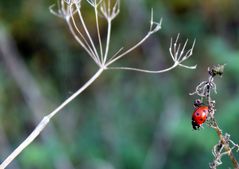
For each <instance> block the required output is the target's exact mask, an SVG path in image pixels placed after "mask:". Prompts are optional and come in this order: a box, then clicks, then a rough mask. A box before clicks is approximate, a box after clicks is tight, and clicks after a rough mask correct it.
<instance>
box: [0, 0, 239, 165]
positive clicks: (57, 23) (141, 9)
mask: <svg viewBox="0 0 239 169" xmlns="http://www.w3.org/2000/svg"><path fill="white" fill-rule="evenodd" d="M52 3H55V1H34V0H25V1H23V0H11V1H6V0H0V26H1V27H5V29H7V30H8V31H9V32H10V34H11V35H12V36H13V38H14V40H15V43H16V44H17V47H18V50H19V53H20V54H21V56H22V58H21V59H22V60H23V61H24V63H25V64H26V66H27V69H28V70H29V72H30V73H31V74H32V76H33V77H34V78H35V80H36V82H37V83H38V85H39V87H40V90H41V92H42V94H43V95H44V96H45V98H47V100H50V105H49V107H46V110H49V111H51V110H52V109H53V108H54V107H56V106H57V105H58V104H59V103H60V102H62V101H63V100H64V99H65V98H67V97H68V96H70V94H71V93H73V92H74V91H75V90H77V89H78V88H79V87H80V86H81V85H82V84H84V82H85V81H86V80H87V79H89V78H90V76H91V75H92V74H93V73H94V71H95V70H96V67H95V65H94V63H93V62H89V60H88V59H89V58H88V56H87V55H86V53H85V52H84V51H83V50H82V48H81V47H80V46H79V45H78V44H77V43H76V42H75V40H74V39H73V38H72V36H71V34H70V32H69V30H68V29H67V26H66V24H65V23H64V21H63V20H61V19H59V18H57V17H55V16H53V15H52V14H50V12H49V10H48V7H49V5H51V4H52ZM127 4H128V2H127V1H123V2H122V6H121V8H122V10H121V13H120V15H119V17H118V18H117V19H116V21H115V23H114V25H113V28H114V30H113V32H112V33H113V40H112V44H111V46H112V51H111V52H114V51H115V50H117V49H118V48H120V47H121V46H122V45H124V46H128V45H129V46H130V45H132V44H134V42H136V41H137V40H138V39H140V37H141V36H143V31H145V32H146V31H147V28H148V25H147V24H148V20H149V17H150V9H151V7H153V8H154V15H155V18H156V19H158V20H159V19H160V18H161V17H163V25H162V26H163V28H162V30H161V31H159V33H158V34H157V35H155V36H154V37H153V38H151V39H149V40H148V41H147V42H146V44H144V45H143V46H142V47H141V48H138V49H137V50H136V51H135V52H133V53H132V54H130V55H129V56H127V57H125V59H124V60H122V61H120V63H119V64H121V65H125V64H127V65H136V66H138V67H144V68H151V67H152V68H154V69H157V68H165V67H167V66H168V65H170V64H171V60H170V59H171V58H170V57H169V53H168V47H169V43H170V38H171V37H172V36H173V37H175V35H176V34H177V33H178V32H180V33H181V37H182V40H184V39H186V38H189V39H190V42H192V41H193V39H194V38H196V39H197V43H196V46H195V50H194V56H193V57H192V58H191V59H190V61H188V64H191V65H193V64H197V65H198V67H197V69H196V70H192V71H190V70H186V69H183V68H177V69H175V70H173V71H171V72H167V73H165V74H160V75H149V74H142V73H136V72H127V71H111V72H106V73H105V74H103V76H101V77H100V78H99V79H98V80H97V81H96V82H95V83H94V84H93V85H92V86H91V87H90V88H88V89H87V91H85V92H84V93H83V94H82V95H81V96H80V97H78V98H77V99H76V100H75V101H74V102H73V103H71V104H70V105H69V106H67V108H66V109H64V111H63V112H61V113H60V114H59V115H58V116H57V117H56V118H55V119H54V120H53V122H52V123H53V124H54V128H55V129H56V132H57V135H58V136H59V137H58V139H56V138H55V137H51V136H49V140H50V143H44V141H43V140H42V139H38V140H37V141H35V142H34V143H33V144H32V145H31V146H30V147H29V148H27V149H26V150H25V151H24V152H23V153H22V155H20V156H19V157H18V158H17V159H16V162H17V163H18V164H19V166H20V168H29V169H30V168H45V169H48V168H49V169H50V168H56V166H55V164H54V159H53V158H54V157H55V156H57V155H59V154H65V155H66V156H67V157H68V158H69V159H70V162H71V163H72V164H73V166H75V168H87V166H88V168H89V164H92V166H91V167H92V168H97V167H96V166H97V165H96V166H94V165H93V164H94V163H95V162H96V163H97V160H98V161H101V162H103V163H102V166H104V165H106V164H108V165H110V166H114V167H115V168H122V169H138V168H145V169H147V168H149V169H153V168H157V169H159V168H165V169H173V168H177V169H180V168H183V169H186V168H194V169H197V168H198V169H201V168H208V163H209V162H210V161H212V159H213V157H212V154H211V149H212V147H213V145H215V144H216V143H217V140H218V139H217V136H216V134H215V133H214V131H213V130H211V129H209V128H208V127H206V126H204V129H203V130H201V131H199V132H197V131H192V128H191V113H192V111H193V106H192V103H193V100H194V99H195V98H194V97H192V96H189V95H188V93H189V92H192V91H193V90H194V87H195V86H196V85H197V84H198V82H200V81H202V80H205V79H206V78H207V67H208V66H211V65H212V64H218V63H219V64H224V63H225V64H226V67H225V75H224V76H223V78H219V79H216V82H217V83H218V94H217V95H214V98H215V100H216V101H217V104H216V106H217V111H218V112H217V114H216V117H217V119H218V121H219V124H220V125H221V126H222V128H223V129H224V131H225V132H229V133H230V134H231V136H232V139H233V140H234V141H235V142H237V143H238V142H239V135H238V131H237V128H238V124H239V108H238V99H239V95H238V83H239V78H238V77H239V76H238V73H239V67H238V63H239V49H238V47H239V18H238V16H239V12H238V9H237V8H238V6H239V2H238V1H237V0H229V1H228V0H227V1H226V0H222V1H213V0H209V1H189V0H179V1H176V0H172V1H166V0H160V1H153V0H144V1H143V0H142V1H136V0H130V4H134V5H130V6H129V5H127ZM87 9H88V8H87ZM84 12H85V17H86V19H88V20H90V21H91V20H92V18H93V16H92V12H90V11H88V10H85V11H84ZM134 18H137V19H134ZM90 29H92V30H93V29H94V28H93V27H90ZM103 29H104V30H105V29H106V28H105V26H104V27H103ZM104 30H102V31H104ZM104 36H105V35H104ZM155 43H156V44H157V45H154V44H155ZM151 54H152V55H151ZM172 100H173V102H172ZM0 102H1V106H0V120H1V122H0V124H1V125H0V127H1V128H2V129H3V131H4V134H5V135H6V137H7V140H8V145H9V146H10V149H14V147H16V146H17V145H18V144H19V143H20V142H21V141H22V140H23V139H24V138H25V137H26V135H27V134H28V133H30V132H31V131H32V129H33V128H34V126H35V124H34V123H33V121H34V120H33V115H32V112H31V111H30V109H29V108H28V107H27V105H26V101H25V100H24V98H23V96H22V93H21V92H20V90H19V87H18V86H17V84H15V81H14V79H13V78H12V77H11V75H10V73H9V71H8V69H7V67H6V65H5V64H4V62H3V61H2V60H1V62H0ZM43 113H44V114H47V112H43ZM46 130H48V129H46ZM44 132H45V131H44ZM46 132H47V131H46ZM157 136H158V137H157ZM153 142H156V143H155V144H153ZM152 145H154V146H153V153H152V152H151V153H152V154H150V153H149V151H150V147H152ZM2 146H3V145H1V146H0V147H2ZM0 152H2V151H1V150H0ZM6 155H7V153H4V154H0V159H1V160H3V159H4V157H6ZM147 157H150V158H148V159H149V160H148V161H147V160H146V159H147ZM237 157H238V156H237ZM162 159H164V161H163V160H162ZM161 160H162V161H161ZM223 162H224V164H223V165H222V166H221V167H219V168H227V167H228V166H231V164H230V161H228V159H227V157H226V158H223ZM146 163H147V165H146ZM195 163H196V164H195ZM100 164H101V163H100ZM145 166H151V167H145ZM153 166H154V167H153ZM98 168H100V167H99V166H98Z"/></svg>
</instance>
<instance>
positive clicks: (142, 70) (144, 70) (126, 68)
mask: <svg viewBox="0 0 239 169" xmlns="http://www.w3.org/2000/svg"><path fill="white" fill-rule="evenodd" d="M177 65H178V64H177V63H175V64H174V65H172V66H171V67H169V68H167V69H163V70H155V71H154V70H146V69H138V68H133V67H107V69H118V70H119V69H121V70H132V71H137V72H144V73H163V72H167V71H170V70H172V69H173V68H175V67H177Z"/></svg>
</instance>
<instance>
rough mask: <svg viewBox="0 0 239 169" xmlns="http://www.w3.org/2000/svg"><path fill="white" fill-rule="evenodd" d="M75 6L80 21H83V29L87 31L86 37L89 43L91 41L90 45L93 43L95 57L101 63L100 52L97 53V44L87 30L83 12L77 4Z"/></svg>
mask: <svg viewBox="0 0 239 169" xmlns="http://www.w3.org/2000/svg"><path fill="white" fill-rule="evenodd" d="M75 6H76V9H77V11H78V12H77V13H78V15H79V18H80V20H81V23H82V26H83V28H84V30H85V33H86V35H87V37H88V39H89V41H90V43H91V46H92V48H93V50H94V52H95V55H96V56H97V60H99V61H100V58H99V54H98V52H97V50H96V48H95V44H94V42H93V40H92V38H91V35H90V33H89V31H88V29H87V27H86V24H85V21H84V19H83V17H82V14H81V11H80V8H79V6H78V5H77V4H75Z"/></svg>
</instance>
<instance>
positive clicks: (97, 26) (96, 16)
mask: <svg viewBox="0 0 239 169" xmlns="http://www.w3.org/2000/svg"><path fill="white" fill-rule="evenodd" d="M95 3H96V2H95ZM97 7H98V5H97V4H95V7H94V8H95V21H96V29H97V35H98V40H99V45H100V58H101V62H102V61H103V48H102V39H101V35H100V27H99V18H98V17H99V15H98V10H97Z"/></svg>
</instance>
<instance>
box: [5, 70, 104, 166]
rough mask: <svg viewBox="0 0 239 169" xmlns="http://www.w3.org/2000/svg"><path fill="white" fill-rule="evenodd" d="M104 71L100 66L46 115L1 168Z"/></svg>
mask: <svg viewBox="0 0 239 169" xmlns="http://www.w3.org/2000/svg"><path fill="white" fill-rule="evenodd" d="M103 71H104V69H103V68H100V69H99V70H98V71H97V72H96V73H95V75H94V76H92V77H91V79H90V80H89V81H87V82H86V83H85V84H84V85H83V86H82V87H81V88H80V89H79V90H77V91H76V92H75V93H74V94H73V95H71V96H70V97H69V98H68V99H67V100H65V101H64V102H63V103H62V104H61V105H60V106H58V107H57V108H56V109H55V110H54V111H52V112H51V113H50V114H49V115H47V116H45V117H44V118H43V119H42V120H41V122H40V123H39V124H38V125H37V126H36V128H35V129H34V130H33V132H32V133H31V134H30V135H29V136H28V137H27V138H26V139H25V140H24V141H23V142H22V143H21V144H20V145H19V146H18V147H17V148H16V149H15V150H14V151H13V152H12V153H11V154H10V155H9V156H8V157H7V158H6V159H5V160H4V161H3V162H2V164H1V165H0V169H5V168H6V167H7V166H8V165H9V164H10V163H11V162H12V161H13V160H14V159H15V158H16V157H17V156H18V155H19V154H20V153H21V152H22V151H23V150H24V149H25V148H26V147H27V146H28V145H29V144H30V143H31V142H32V141H34V140H35V138H36V137H37V136H38V135H39V134H40V133H41V132H42V130H43V129H44V128H45V127H46V125H47V124H48V123H49V122H50V120H51V118H52V117H54V116H55V115H56V114H57V113H58V112H59V111H60V110H61V109H63V108H64V107H65V106H66V105H67V104H68V103H70V102H71V101H72V100H74V99H75V98H76V97H77V96H78V95H79V94H81V93H82V92H83V91H84V90H85V89H86V88H87V87H89V86H90V85H91V84H92V83H93V82H94V81H95V80H96V79H97V78H98V77H99V76H100V75H101V73H102V72H103Z"/></svg>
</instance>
